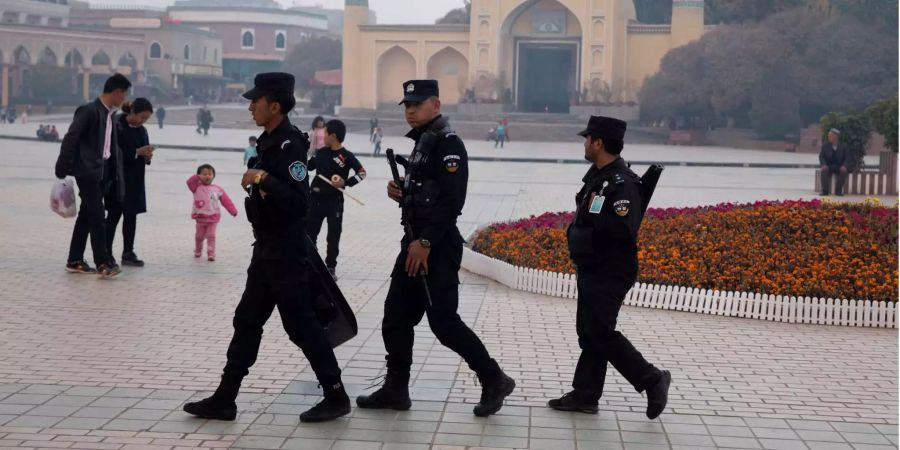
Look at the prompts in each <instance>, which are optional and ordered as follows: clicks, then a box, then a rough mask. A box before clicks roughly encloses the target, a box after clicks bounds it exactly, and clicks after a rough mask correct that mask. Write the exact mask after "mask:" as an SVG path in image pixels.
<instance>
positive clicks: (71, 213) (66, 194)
mask: <svg viewBox="0 0 900 450" xmlns="http://www.w3.org/2000/svg"><path fill="white" fill-rule="evenodd" d="M50 209H51V210H52V211H53V212H55V213H57V214H59V215H60V216H62V217H65V218H70V217H75V215H76V214H77V213H78V208H77V207H76V206H75V180H74V179H72V178H71V177H69V178H66V179H64V180H56V182H55V183H53V189H51V190H50Z"/></svg>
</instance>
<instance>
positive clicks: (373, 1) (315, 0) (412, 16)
mask: <svg viewBox="0 0 900 450" xmlns="http://www.w3.org/2000/svg"><path fill="white" fill-rule="evenodd" d="M278 2H279V3H281V4H282V5H285V6H292V5H294V4H296V5H298V6H314V5H322V6H324V7H326V8H343V7H344V0H278ZM91 3H104V4H109V3H126V4H131V5H153V6H169V5H171V4H173V3H174V0H118V1H113V0H91ZM462 5H463V0H369V8H372V9H373V10H374V11H375V13H376V14H377V15H378V23H381V24H387V23H403V24H411V23H429V24H430V23H434V21H435V19H437V18H438V17H441V16H443V15H444V14H445V13H446V12H447V11H449V10H451V9H453V8H459V7H461V6H462Z"/></svg>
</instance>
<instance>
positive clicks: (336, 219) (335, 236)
mask: <svg viewBox="0 0 900 450" xmlns="http://www.w3.org/2000/svg"><path fill="white" fill-rule="evenodd" d="M329 189H330V188H329ZM310 199H311V205H310V208H309V219H308V220H307V222H306V233H307V234H308V235H309V238H310V239H312V241H313V243H314V244H315V243H316V241H317V239H318V237H319V232H320V231H322V222H323V221H325V220H327V221H328V235H327V236H326V240H327V241H328V249H327V250H326V251H325V265H326V266H327V267H332V268H333V267H337V257H338V254H339V253H340V248H339V246H340V243H341V232H342V231H343V229H344V225H343V223H344V198H343V197H341V196H337V195H316V194H313V195H311V196H310Z"/></svg>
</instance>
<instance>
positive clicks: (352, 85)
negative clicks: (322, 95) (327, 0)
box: [341, 0, 369, 108]
mask: <svg viewBox="0 0 900 450" xmlns="http://www.w3.org/2000/svg"><path fill="white" fill-rule="evenodd" d="M368 23H369V0H346V1H345V3H344V37H343V52H342V53H343V56H342V58H341V59H342V63H341V68H342V72H343V78H344V79H343V83H342V86H341V106H343V107H351V108H358V107H360V106H362V101H361V100H362V99H361V98H360V92H359V87H360V85H361V81H360V79H359V74H360V72H361V69H360V67H359V66H360V64H359V60H360V46H361V42H360V31H359V26H360V25H366V24H368Z"/></svg>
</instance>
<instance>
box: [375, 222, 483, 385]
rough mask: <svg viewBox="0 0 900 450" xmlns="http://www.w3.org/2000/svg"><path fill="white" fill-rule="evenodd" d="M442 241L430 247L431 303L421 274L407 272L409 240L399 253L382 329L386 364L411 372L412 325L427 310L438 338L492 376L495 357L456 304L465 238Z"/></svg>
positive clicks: (386, 301) (391, 367)
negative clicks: (464, 319)
mask: <svg viewBox="0 0 900 450" xmlns="http://www.w3.org/2000/svg"><path fill="white" fill-rule="evenodd" d="M450 239H451V238H450V237H447V238H444V239H443V242H442V243H439V244H437V245H435V246H434V247H433V248H432V249H431V254H430V255H429V257H428V277H427V278H428V286H429V288H430V292H431V301H432V304H431V306H428V302H427V300H426V297H425V288H424V286H423V284H422V279H421V277H412V278H410V277H409V276H407V275H406V269H405V264H406V256H407V252H406V250H405V249H406V243H405V242H404V243H403V244H402V245H403V248H404V250H403V251H401V252H400V254H399V255H398V256H397V261H396V263H395V264H394V271H393V273H392V274H391V286H390V289H389V290H388V294H387V299H386V300H385V302H384V320H383V321H382V326H381V335H382V337H383V338H384V347H385V349H387V356H386V357H385V359H386V360H387V367H388V370H390V371H396V372H399V373H402V374H409V370H410V366H411V365H412V357H413V355H412V351H413V340H414V332H413V328H414V327H415V326H416V325H418V324H419V322H421V321H422V316H424V315H427V316H428V325H429V326H431V331H432V332H433V333H434V336H435V337H437V339H438V341H440V343H441V344H443V345H444V346H445V347H447V348H449V349H450V350H453V351H454V352H456V353H457V354H458V355H460V356H461V357H462V358H463V359H464V360H465V361H466V363H467V364H468V365H469V368H471V369H472V370H473V371H474V372H475V373H476V374H478V375H479V376H488V377H489V376H492V375H494V374H496V373H498V372H499V370H500V367H499V366H498V365H497V362H496V361H494V360H493V359H491V356H490V355H489V354H488V351H487V349H486V348H485V347H484V344H482V342H481V340H480V339H478V336H476V335H475V333H474V332H473V331H472V330H471V329H470V328H469V327H468V326H467V325H466V324H465V322H463V321H462V318H460V317H459V314H457V312H456V310H457V307H458V306H459V276H458V273H459V265H460V262H461V261H462V243H461V242H460V243H455V242H449V240H450Z"/></svg>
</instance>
